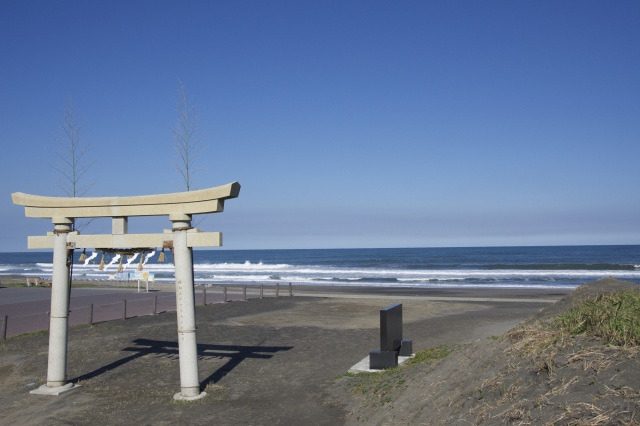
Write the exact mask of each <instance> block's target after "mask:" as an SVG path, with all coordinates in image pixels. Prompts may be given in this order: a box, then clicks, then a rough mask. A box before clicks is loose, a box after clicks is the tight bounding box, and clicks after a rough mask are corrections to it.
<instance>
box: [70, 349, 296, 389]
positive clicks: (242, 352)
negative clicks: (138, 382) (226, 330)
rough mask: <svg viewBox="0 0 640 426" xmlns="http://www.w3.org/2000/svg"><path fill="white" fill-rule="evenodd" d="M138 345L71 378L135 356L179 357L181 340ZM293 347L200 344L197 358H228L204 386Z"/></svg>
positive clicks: (88, 375)
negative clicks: (249, 362)
mask: <svg viewBox="0 0 640 426" xmlns="http://www.w3.org/2000/svg"><path fill="white" fill-rule="evenodd" d="M132 343H133V344H134V345H135V347H127V348H124V349H122V351H124V352H133V353H132V354H131V355H129V356H127V357H124V358H122V359H119V360H117V361H114V362H112V363H109V364H107V365H104V366H102V367H100V368H97V369H95V370H93V371H91V372H89V373H86V374H83V375H81V376H78V377H75V378H73V379H71V380H70V381H71V382H72V383H77V382H80V381H84V380H89V379H92V378H94V377H97V376H99V375H101V374H103V373H106V372H107V371H109V370H113V369H115V368H117V367H120V366H121V365H124V364H126V363H128V362H130V361H133V360H134V359H137V358H140V357H143V356H145V355H149V354H154V355H159V356H169V357H175V359H176V360H177V359H178V342H168V341H163V340H150V339H136V340H134V341H133V342H132ZM290 349H293V346H241V345H206V344H198V359H199V360H200V359H207V358H216V359H221V358H228V361H227V362H226V363H225V364H224V365H223V366H222V367H220V368H218V369H217V370H216V371H214V372H213V373H211V375H209V376H208V377H207V378H206V379H204V380H203V381H202V383H201V386H202V387H203V388H205V387H206V386H207V385H208V384H210V383H215V382H217V381H218V380H220V379H221V378H223V377H224V376H225V375H227V374H228V373H229V372H231V371H232V370H233V369H234V368H235V367H236V366H238V365H239V364H240V363H241V362H242V361H244V360H245V359H247V358H260V359H269V358H271V357H273V356H274V355H275V354H276V353H277V352H281V351H288V350H290Z"/></svg>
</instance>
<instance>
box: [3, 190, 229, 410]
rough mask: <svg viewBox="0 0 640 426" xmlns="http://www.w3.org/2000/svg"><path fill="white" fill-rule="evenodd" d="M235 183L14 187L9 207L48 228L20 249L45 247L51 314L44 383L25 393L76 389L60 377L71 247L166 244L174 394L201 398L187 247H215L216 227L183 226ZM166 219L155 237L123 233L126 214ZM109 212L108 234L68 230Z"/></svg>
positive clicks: (215, 205)
mask: <svg viewBox="0 0 640 426" xmlns="http://www.w3.org/2000/svg"><path fill="white" fill-rule="evenodd" d="M239 193H240V184H239V183H238V182H233V183H230V184H227V185H223V186H218V187H214V188H209V189H202V190H198V191H189V192H178V193H173V194H158V195H145V196H139V197H98V198H80V197H78V198H69V197H43V196H38V195H29V194H23V193H21V192H15V193H13V194H12V195H11V197H12V199H13V203H14V204H18V205H22V206H24V207H25V215H26V216H27V217H36V218H50V219H51V221H52V222H53V225H54V226H53V232H51V233H48V235H46V236H30V237H28V248H30V249H42V248H53V273H52V278H51V287H52V290H51V318H50V329H49V358H48V360H49V361H48V367H47V383H46V384H45V385H42V386H41V387H40V388H38V389H35V390H33V391H31V393H32V394H41V395H60V394H61V393H63V392H66V391H69V390H71V389H74V388H75V387H78V385H76V384H74V383H69V382H67V334H68V329H69V297H70V291H69V290H70V282H69V267H70V265H71V262H72V261H73V250H74V249H76V248H95V249H97V250H101V249H102V250H112V251H113V250H117V249H126V250H130V251H136V250H138V251H141V250H143V249H147V250H148V249H150V248H153V247H167V246H168V247H171V246H172V247H173V258H174V263H175V278H176V311H177V323H178V353H179V357H180V392H179V393H176V394H175V395H174V399H179V400H195V399H199V398H202V397H204V396H206V392H202V391H201V390H200V380H199V378H198V357H197V343H196V321H195V293H194V283H193V256H192V250H193V247H214V246H221V245H222V236H221V234H220V233H219V232H201V231H200V230H198V229H196V228H192V227H191V216H192V215H193V214H207V213H218V212H221V211H223V209H224V201H225V200H227V199H229V198H236V197H237V196H238V194H239ZM166 215H168V216H169V220H170V221H171V223H172V227H171V230H165V231H164V233H160V234H128V233H127V231H128V229H127V228H128V226H127V224H128V217H129V216H166ZM97 217H111V218H112V232H111V234H103V235H80V233H78V232H76V231H74V230H73V224H74V220H75V219H76V218H97Z"/></svg>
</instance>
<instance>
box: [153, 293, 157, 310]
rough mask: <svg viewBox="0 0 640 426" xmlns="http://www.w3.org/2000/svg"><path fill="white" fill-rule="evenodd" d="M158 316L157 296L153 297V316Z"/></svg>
mask: <svg viewBox="0 0 640 426" xmlns="http://www.w3.org/2000/svg"><path fill="white" fill-rule="evenodd" d="M157 314H158V295H157V294H154V295H153V315H157Z"/></svg>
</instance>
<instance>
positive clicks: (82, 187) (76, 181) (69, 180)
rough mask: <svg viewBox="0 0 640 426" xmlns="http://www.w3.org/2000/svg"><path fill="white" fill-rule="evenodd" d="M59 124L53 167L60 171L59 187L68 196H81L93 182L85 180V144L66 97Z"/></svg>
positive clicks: (88, 166)
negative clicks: (59, 132) (62, 115)
mask: <svg viewBox="0 0 640 426" xmlns="http://www.w3.org/2000/svg"><path fill="white" fill-rule="evenodd" d="M60 125H61V127H62V135H61V136H59V137H58V138H57V139H58V151H57V152H56V157H57V158H58V162H57V163H56V164H54V166H53V167H54V168H55V169H56V170H57V171H58V173H60V176H61V181H60V182H59V186H60V188H62V190H63V191H64V192H65V193H66V194H67V195H68V196H69V197H81V196H83V195H84V194H85V193H86V192H87V191H88V190H89V189H91V187H92V186H93V184H94V183H95V182H87V181H86V174H87V171H88V170H89V168H90V166H91V165H90V164H87V162H86V158H85V156H86V153H87V145H86V144H84V143H83V142H82V140H81V139H80V129H81V126H80V124H79V123H78V120H77V119H76V118H75V116H74V114H73V109H72V107H71V99H67V103H66V104H65V108H64V118H63V119H62V121H61V122H60Z"/></svg>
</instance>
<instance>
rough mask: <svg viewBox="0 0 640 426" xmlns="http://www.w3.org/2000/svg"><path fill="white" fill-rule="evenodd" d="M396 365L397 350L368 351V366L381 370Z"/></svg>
mask: <svg viewBox="0 0 640 426" xmlns="http://www.w3.org/2000/svg"><path fill="white" fill-rule="evenodd" d="M397 365H398V352H396V351H380V350H374V351H371V352H369V368H370V369H372V370H382V369H385V368H392V367H396V366H397Z"/></svg>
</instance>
